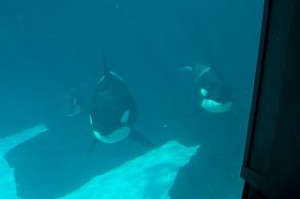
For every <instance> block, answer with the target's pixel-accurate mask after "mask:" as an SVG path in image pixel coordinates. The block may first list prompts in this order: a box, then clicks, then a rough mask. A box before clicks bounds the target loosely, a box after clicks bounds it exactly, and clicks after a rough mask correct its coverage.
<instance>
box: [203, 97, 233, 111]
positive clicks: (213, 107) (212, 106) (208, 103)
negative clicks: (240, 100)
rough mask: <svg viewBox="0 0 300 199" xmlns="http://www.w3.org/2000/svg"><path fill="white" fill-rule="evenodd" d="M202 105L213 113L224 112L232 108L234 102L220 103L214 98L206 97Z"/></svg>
mask: <svg viewBox="0 0 300 199" xmlns="http://www.w3.org/2000/svg"><path fill="white" fill-rule="evenodd" d="M201 107H202V108H204V109H205V110H207V111H209V112H212V113H222V112H226V111H228V110H230V109H231V107H232V102H227V103H224V104H223V103H219V102H216V101H213V100H209V99H204V100H202V102H201Z"/></svg>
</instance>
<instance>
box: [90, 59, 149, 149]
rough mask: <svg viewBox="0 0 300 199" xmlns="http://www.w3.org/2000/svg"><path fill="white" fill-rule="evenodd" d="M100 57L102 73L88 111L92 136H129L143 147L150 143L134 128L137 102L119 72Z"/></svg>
mask: <svg viewBox="0 0 300 199" xmlns="http://www.w3.org/2000/svg"><path fill="white" fill-rule="evenodd" d="M103 59H104V64H103V76H102V78H101V79H100V81H99V82H98V84H97V86H96V89H95V91H94V94H93V97H92V105H91V110H90V113H89V119H90V124H91V127H92V131H93V134H94V136H95V137H96V139H97V140H99V141H101V142H104V143H116V142H119V141H121V140H123V139H125V138H127V137H130V138H131V139H132V140H134V141H135V142H137V143H140V144H142V145H144V146H148V147H150V146H152V143H151V141H150V140H149V139H148V138H147V137H146V136H145V135H143V134H142V133H141V132H139V131H138V130H137V129H136V128H135V121H136V104H135V100H134V98H133V95H132V93H131V90H130V89H129V87H128V86H127V84H126V83H125V81H124V80H123V78H122V77H121V76H120V75H118V74H117V73H114V72H112V71H110V70H109V68H108V65H107V62H106V58H105V55H103Z"/></svg>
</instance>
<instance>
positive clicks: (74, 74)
mask: <svg viewBox="0 0 300 199" xmlns="http://www.w3.org/2000/svg"><path fill="white" fill-rule="evenodd" d="M262 8H263V1H260V0H251V1H250V0H225V1H224V0H151V1H138V0H127V1H122V0H119V1H117V0H100V1H94V0H91V1H81V0H75V1H67V0H63V1H62V0H51V1H50V0H45V1H37V0H28V1H20V0H2V1H1V2H0V91H1V92H0V93H1V98H0V117H1V123H0V144H1V146H0V155H1V160H0V174H1V176H5V178H1V179H0V185H1V188H0V198H8V199H9V198H17V197H20V198H33V199H35V198H37V199H40V198H43V199H53V198H59V197H70V198H74V197H75V198H76V197H77V198H87V197H89V198H93V197H92V196H95V197H98V198H116V197H117V196H116V193H118V195H119V196H118V198H145V199H146V198H149V199H156V198H168V197H171V198H179V199H181V198H190V199H193V198H195V199H201V198H210V199H211V198H234V199H235V198H240V195H241V191H242V186H243V182H242V180H241V179H240V178H239V172H240V167H241V164H242V157H243V151H244V143H245V137H246V131H247V124H248V116H249V110H250V104H251V97H252V86H253V81H254V74H255V69H256V59H257V54H258V47H259V39H260V38H259V36H260V29H261V27H260V26H261V17H262ZM103 52H105V54H106V57H107V62H108V65H109V67H110V69H111V70H112V71H114V72H116V73H118V74H119V75H121V76H122V77H123V79H124V80H125V82H126V84H127V85H128V86H129V88H130V89H131V91H132V93H133V96H134V98H135V101H136V105H137V123H136V126H137V128H138V129H139V130H141V131H142V132H143V133H144V134H145V135H147V136H148V137H149V138H150V139H151V140H152V141H153V142H154V143H155V147H154V148H151V149H149V148H147V147H144V146H141V145H139V144H137V143H135V142H133V141H132V140H130V139H126V140H124V141H122V142H120V143H116V144H103V143H99V144H98V145H97V146H96V147H95V148H94V149H93V151H92V153H87V151H88V150H89V147H90V145H91V140H93V135H92V133H91V132H90V125H89V118H88V114H87V113H88V111H89V108H90V103H91V97H92V94H93V91H94V89H95V87H96V84H97V82H98V81H99V79H100V78H101V76H102V74H103V73H102V65H103V57H102V54H103ZM194 63H202V64H206V65H209V66H211V68H213V69H214V70H215V71H217V72H218V74H219V75H220V76H222V79H224V81H225V82H226V84H228V85H230V86H231V87H232V89H233V91H234V106H233V108H232V110H231V111H229V112H226V113H222V114H212V113H207V112H202V113H200V114H197V115H195V116H193V117H186V116H187V115H188V114H189V113H191V112H193V109H194V106H195V96H194V88H193V79H192V78H191V77H190V76H185V75H179V74H178V73H176V69H178V68H180V67H183V66H187V65H193V64H194ZM70 94H71V96H75V97H76V99H77V101H78V103H79V104H80V112H79V113H78V114H76V115H74V116H73V117H69V116H66V103H67V102H66V99H67V98H68V96H70ZM35 127H37V128H35ZM39 128H41V129H39ZM20 136H21V138H20ZM168 143H169V144H170V143H171V144H173V145H174V146H175V147H168V146H169V145H168ZM173 145H172V146H173ZM199 145H200V148H199V150H198V151H197V152H195V151H194V152H195V153H192V152H191V151H192V150H193V149H195V148H193V147H196V146H199ZM160 150H162V152H160ZM149 153H150V155H149ZM163 153H165V154H167V155H166V157H169V156H171V157H172V158H166V157H164V156H162V155H161V154H163ZM172 154H173V156H172ZM179 157H184V158H183V159H182V162H181V161H180V158H179ZM164 158H166V159H164ZM153 159H155V160H156V161H155V162H153ZM158 159H159V160H160V161H158ZM143 161H144V164H142V165H143V166H139V164H141V163H139V162H143ZM137 162H138V163H137ZM157 162H159V163H157ZM128 165H129V166H128ZM126 166H128V167H126ZM181 166H185V167H182V168H179V167H181ZM134 167H136V169H137V170H138V171H137V172H136V173H135V172H131V171H133V170H135V169H133V168H134ZM12 168H14V169H12ZM120 171H123V172H124V176H122V177H120V176H119V174H118V172H120ZM154 174H157V175H154ZM176 174H177V176H176ZM140 175H141V176H144V177H145V176H146V177H145V178H142V179H143V180H141V181H139V180H136V179H139V178H138V176H140ZM170 176H173V177H170ZM164 177H165V178H164ZM108 178H109V180H107V179H108ZM126 178H127V179H128V178H130V179H132V180H131V181H129V182H128V183H126ZM124 179H125V180H124ZM93 182H94V184H93ZM112 182H118V183H117V184H114V185H111V184H113V183H112ZM139 182H140V183H139ZM158 182H160V183H158ZM103 184H105V185H103ZM107 184H109V185H110V186H108V185H107ZM143 185H144V186H143ZM97 186H99V187H97ZM3 187H5V188H3ZM100 187H101V188H100ZM129 189H130V190H131V191H128V190H129ZM87 190H88V191H87ZM141 190H143V191H141ZM93 191H94V193H93ZM87 192H88V193H87ZM99 192H101V193H102V194H101V193H100V195H99ZM72 194H73V195H72ZM111 194H113V195H111Z"/></svg>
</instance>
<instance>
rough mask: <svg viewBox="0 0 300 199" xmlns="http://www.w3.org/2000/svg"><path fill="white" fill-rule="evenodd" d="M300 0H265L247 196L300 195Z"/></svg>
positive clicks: (243, 174) (262, 198) (246, 176)
mask: <svg viewBox="0 0 300 199" xmlns="http://www.w3.org/2000/svg"><path fill="white" fill-rule="evenodd" d="M299 5H300V2H299V0H270V1H266V2H265V16H264V26H263V31H262V38H261V47H260V57H259V60H258V66H259V68H258V74H257V76H256V77H257V81H256V93H255V95H254V100H253V106H252V107H253V111H252V116H251V121H250V125H249V126H250V129H249V132H248V138H247V144H246V151H245V158H244V162H243V167H242V172H241V177H242V178H243V179H244V180H245V181H246V183H245V187H244V192H243V198H244V199H248V198H249V199H254V198H255V199H265V198H270V199H277V198H278V199H279V198H280V199H282V198H289V199H293V198H300V92H299V91H300V89H299V88H300V6H299Z"/></svg>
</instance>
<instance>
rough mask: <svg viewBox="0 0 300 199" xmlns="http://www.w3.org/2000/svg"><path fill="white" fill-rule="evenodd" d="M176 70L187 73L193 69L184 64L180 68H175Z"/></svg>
mask: <svg viewBox="0 0 300 199" xmlns="http://www.w3.org/2000/svg"><path fill="white" fill-rule="evenodd" d="M176 71H177V72H189V73H192V72H194V70H193V68H192V67H191V66H184V67H181V68H177V69H176Z"/></svg>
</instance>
